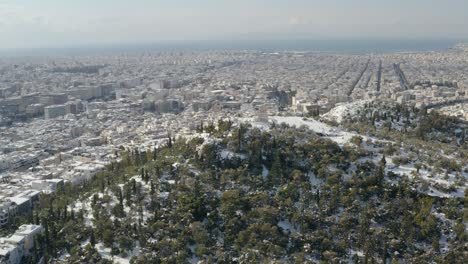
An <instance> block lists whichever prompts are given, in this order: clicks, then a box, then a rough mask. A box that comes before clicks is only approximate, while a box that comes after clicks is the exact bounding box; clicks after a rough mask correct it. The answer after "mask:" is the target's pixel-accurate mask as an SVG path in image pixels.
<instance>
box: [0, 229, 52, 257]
mask: <svg viewBox="0 0 468 264" xmlns="http://www.w3.org/2000/svg"><path fill="white" fill-rule="evenodd" d="M42 232H43V228H42V226H40V225H22V226H20V227H19V228H18V229H17V230H16V232H15V233H14V234H12V235H11V236H9V237H0V263H2V264H20V263H24V257H27V256H29V255H31V254H32V251H33V250H34V247H35V245H34V243H35V237H36V236H37V235H40V234H42Z"/></svg>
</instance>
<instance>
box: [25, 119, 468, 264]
mask: <svg viewBox="0 0 468 264" xmlns="http://www.w3.org/2000/svg"><path fill="white" fill-rule="evenodd" d="M404 118H405V117H401V119H404ZM376 122H378V121H377V120H376ZM361 140H362V139H361ZM362 144H363V143H362V142H360V141H359V139H358V138H356V139H353V142H351V143H348V144H345V145H344V146H339V145H337V144H336V143H335V142H333V141H332V140H330V139H327V138H325V137H322V136H319V135H317V134H315V133H313V132H312V131H310V130H308V129H306V128H291V127H288V126H287V125H284V124H283V125H272V126H271V127H270V128H269V129H264V130H261V129H259V128H254V127H252V126H250V125H246V124H243V125H233V124H232V123H231V122H230V121H219V123H218V124H212V125H209V126H205V127H203V125H200V127H199V133H198V135H195V136H193V137H191V138H177V139H175V138H168V140H167V145H165V146H161V147H159V148H155V149H148V150H136V149H135V150H122V152H121V153H120V154H119V157H120V160H119V161H118V162H115V163H113V164H111V165H110V166H108V168H107V170H106V171H105V172H103V173H100V174H98V175H97V176H96V177H95V178H94V179H93V180H92V181H90V182H87V183H86V184H84V186H72V185H66V186H65V188H64V189H63V190H61V191H59V192H57V193H55V194H43V195H41V198H40V202H39V203H38V204H37V206H36V208H35V209H34V212H33V214H32V215H31V216H30V219H29V220H30V221H32V222H35V223H41V224H42V225H43V226H44V227H45V233H44V235H43V236H42V237H39V238H38V239H37V240H36V243H35V244H36V245H35V250H34V254H33V256H32V257H31V258H30V259H29V260H28V261H29V262H30V263H35V261H36V260H37V259H38V258H40V257H41V256H44V257H45V259H46V260H47V261H50V262H52V263H110V262H111V261H112V260H118V261H120V262H122V261H128V260H130V262H131V263H196V262H197V261H202V263H236V262H237V263H271V262H277V263H317V262H323V263H339V262H346V263H347V262H351V263H402V262H403V263H429V262H432V261H435V262H437V263H463V262H464V261H463V259H465V260H466V259H467V257H468V256H467V253H466V252H467V250H466V244H465V243H466V231H465V224H464V220H465V218H464V217H465V214H464V213H465V211H464V210H465V209H464V201H465V200H466V194H465V195H464V197H465V198H464V197H463V195H462V197H457V196H447V197H444V196H438V195H430V194H428V193H427V192H426V191H424V190H422V189H421V186H420V182H419V181H418V179H417V177H416V178H411V177H407V176H401V175H399V173H398V172H394V171H392V170H391V169H390V168H389V164H388V161H387V159H388V155H390V154H388V153H387V154H385V153H386V151H388V149H389V148H391V146H392V144H391V143H388V144H387V143H379V144H375V145H374V146H373V147H372V149H370V148H369V147H368V146H367V147H364V146H362ZM386 155H387V156H386Z"/></svg>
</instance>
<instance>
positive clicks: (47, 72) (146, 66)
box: [0, 48, 468, 226]
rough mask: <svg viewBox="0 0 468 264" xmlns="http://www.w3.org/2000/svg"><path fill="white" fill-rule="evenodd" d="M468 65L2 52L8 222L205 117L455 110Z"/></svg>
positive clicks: (444, 60)
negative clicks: (367, 107)
mask: <svg viewBox="0 0 468 264" xmlns="http://www.w3.org/2000/svg"><path fill="white" fill-rule="evenodd" d="M467 62H468V51H467V50H466V49H461V48H458V49H453V50H450V51H446V52H438V53H436V52H434V53H414V54H413V53H411V54H410V53H402V54H370V55H346V54H341V55H340V54H322V53H288V52H285V53H262V52H198V53H190V52H186V53H159V54H133V55H132V54H126V55H105V56H104V55H103V56H94V57H73V58H68V57H51V58H40V57H37V58H24V59H22V58H17V59H8V60H1V59H0V135H1V136H0V187H1V188H0V226H4V225H8V221H9V219H11V218H12V217H15V216H16V215H18V214H22V213H27V211H28V210H30V209H31V206H32V203H34V201H35V199H37V195H38V194H39V193H40V192H53V191H55V190H57V188H60V186H61V185H62V184H64V183H65V182H71V183H74V184H79V183H82V182H84V181H86V180H88V179H89V178H90V177H92V176H93V175H95V174H96V173H99V172H100V171H102V170H104V169H105V167H106V166H107V165H108V164H110V163H111V162H113V161H115V160H119V158H120V156H119V155H120V152H121V150H123V149H127V150H128V149H136V148H140V149H143V150H145V149H148V148H153V147H155V146H158V145H161V144H166V141H167V137H168V134H171V135H175V136H190V135H191V134H193V133H194V131H195V130H197V128H198V127H199V126H200V124H201V123H210V122H213V121H215V120H218V119H231V120H235V119H237V118H256V119H257V120H263V121H265V122H266V121H267V120H268V118H267V117H268V116H271V115H277V114H278V113H280V112H283V113H284V112H287V113H289V114H294V115H303V114H312V115H319V114H322V113H325V112H327V111H329V110H330V109H331V108H333V107H334V106H336V105H337V104H346V103H349V102H353V101H356V100H362V99H366V100H367V99H373V98H378V97H385V98H393V99H394V100H396V101H399V102H402V103H416V104H421V105H422V104H424V105H431V106H434V107H437V106H439V105H440V107H446V108H442V109H445V110H444V111H446V112H450V111H452V110H453V109H452V108H453V107H456V106H452V105H451V106H449V107H448V106H447V105H443V104H444V103H447V102H448V103H450V102H454V101H453V100H455V102H463V100H465V98H467V92H466V88H465V87H466V84H467V83H468V63H467ZM83 65H87V66H83ZM93 65H104V66H99V67H97V66H96V67H94V66H93ZM57 69H60V70H57ZM457 100H458V101H457ZM447 107H448V108H447ZM453 111H455V110H453ZM456 111H457V115H460V113H462V116H465V117H466V113H467V112H466V110H460V109H457V110H456ZM460 111H462V112H460ZM463 111H464V112H463Z"/></svg>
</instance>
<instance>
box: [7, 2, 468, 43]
mask: <svg viewBox="0 0 468 264" xmlns="http://www.w3.org/2000/svg"><path fill="white" fill-rule="evenodd" d="M466 10H468V2H467V1H464V0H445V1H442V0H409V1H408V0H406V1H405V0H395V1H384V0H380V1H375V0H353V1H342V0H331V1H330V0H327V1H323V0H307V1H306V0H290V1H279V0H237V1H232V0H227V1H214V0H200V1H189V0H174V1H162V0H155V1H154V0H134V1H126V0H100V1H93V0H82V1H61V0H42V1H35V0H2V1H0V33H1V36H2V41H1V43H0V48H2V49H12V48H39V47H42V48H43V47H69V46H81V45H96V44H144V43H155V42H167V41H172V42H177V41H178V42H181V41H194V40H218V41H219V40H260V39H289V38H301V39H349V38H351V39H359V38H366V39H381V38H384V39H391V38H394V39H395V38H396V39H418V38H424V39H447V38H449V39H460V38H466V37H467V36H468V12H466Z"/></svg>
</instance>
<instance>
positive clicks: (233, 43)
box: [0, 38, 468, 57]
mask: <svg viewBox="0 0 468 264" xmlns="http://www.w3.org/2000/svg"><path fill="white" fill-rule="evenodd" d="M459 43H468V40H463V39H292V38H291V39H282V40H278V39H276V40H222V41H219V40H213V41H208V40H204V41H173V42H170V41H165V42H157V43H146V44H111V45H86V46H70V47H54V48H35V49H8V50H1V49H0V57H16V56H54V55H57V56H63V55H95V54H99V55H103V54H124V53H125V54H128V53H157V52H200V51H258V52H317V53H340V54H370V53H399V52H433V51H444V50H449V49H452V48H454V47H455V45H457V44H459Z"/></svg>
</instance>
